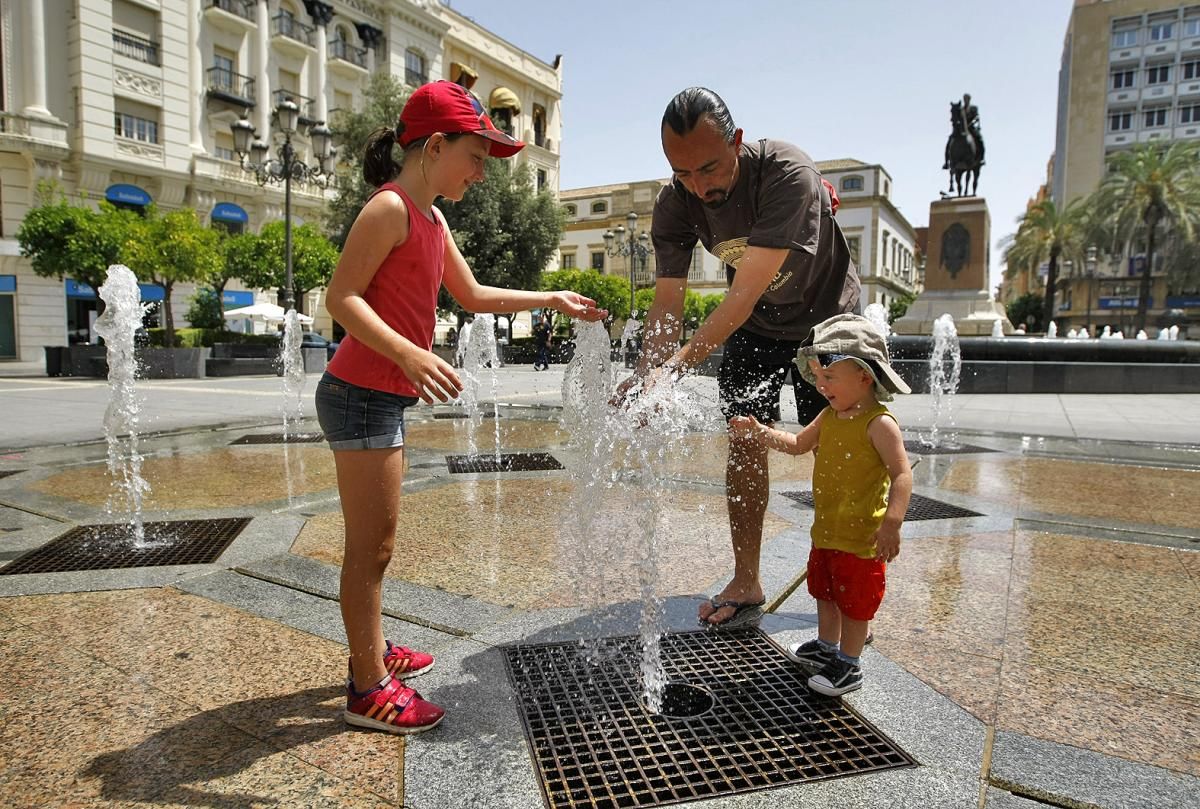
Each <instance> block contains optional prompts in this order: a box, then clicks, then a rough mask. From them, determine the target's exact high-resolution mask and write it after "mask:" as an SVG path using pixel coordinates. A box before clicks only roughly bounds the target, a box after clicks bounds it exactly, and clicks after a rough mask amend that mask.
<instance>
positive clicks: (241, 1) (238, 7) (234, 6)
mask: <svg viewBox="0 0 1200 809" xmlns="http://www.w3.org/2000/svg"><path fill="white" fill-rule="evenodd" d="M209 5H211V6H212V7H213V8H219V9H221V11H228V12H229V13H230V14H235V15H237V16H238V17H241V18H242V19H244V20H249V21H250V22H254V18H255V15H254V4H253V3H250V2H247V0H210V2H209Z"/></svg>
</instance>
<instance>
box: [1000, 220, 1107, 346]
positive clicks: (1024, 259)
mask: <svg viewBox="0 0 1200 809" xmlns="http://www.w3.org/2000/svg"><path fill="white" fill-rule="evenodd" d="M1090 213H1091V208H1090V207H1089V204H1088V202H1087V200H1085V199H1076V200H1073V201H1072V202H1071V203H1070V204H1068V205H1067V207H1065V208H1059V207H1058V205H1056V204H1055V202H1054V200H1053V199H1050V198H1046V199H1043V200H1041V201H1040V202H1037V203H1035V204H1034V205H1032V206H1030V208H1029V210H1027V211H1026V212H1025V213H1024V214H1023V215H1022V216H1021V217H1019V218H1018V219H1017V232H1016V233H1015V234H1013V235H1011V236H1008V237H1007V238H1006V239H1005V247H1004V261H1005V263H1006V264H1008V265H1009V267H1019V268H1022V269H1025V270H1028V271H1030V272H1036V270H1037V268H1038V267H1040V266H1041V264H1042V262H1043V261H1049V270H1048V272H1047V274H1046V294H1045V300H1044V302H1043V304H1042V318H1041V321H1042V323H1043V324H1044V325H1045V326H1047V327H1049V325H1050V321H1051V320H1052V319H1053V318H1054V293H1055V291H1056V290H1057V288H1058V267H1059V261H1060V260H1061V261H1071V262H1073V263H1074V264H1075V266H1077V267H1078V266H1082V265H1083V259H1084V253H1085V250H1084V244H1085V242H1086V241H1087V235H1088V228H1089V227H1090V221H1089V217H1090ZM1014 322H1015V321H1014Z"/></svg>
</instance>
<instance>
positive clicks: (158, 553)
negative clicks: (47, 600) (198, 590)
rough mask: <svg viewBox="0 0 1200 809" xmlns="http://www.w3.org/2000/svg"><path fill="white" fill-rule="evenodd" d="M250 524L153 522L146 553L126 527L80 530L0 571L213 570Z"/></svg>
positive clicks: (234, 521) (4, 573)
mask: <svg viewBox="0 0 1200 809" xmlns="http://www.w3.org/2000/svg"><path fill="white" fill-rule="evenodd" d="M249 524H250V518H249V517H229V518H225V519H219V520H172V521H169V522H148V523H146V524H145V535H146V539H145V542H144V544H143V546H142V547H135V546H134V542H133V532H132V531H131V530H130V528H129V525H128V524H127V523H113V524H105V525H77V526H76V527H74V528H72V529H71V530H70V531H68V532H67V533H65V534H63V535H62V536H60V537H59V538H58V539H56V540H54V541H53V542H50V543H48V544H46V545H43V546H42V547H40V548H38V549H37V550H35V551H30V552H29V553H27V554H25V555H24V556H22V557H21V558H19V559H17V560H16V561H15V562H13V563H12V564H11V565H8V566H7V567H5V568H4V569H3V570H0V576H8V575H12V574H15V573H62V572H65V571H68V570H117V569H120V568H129V567H162V566H164V565H203V564H208V563H209V562H214V561H216V560H217V557H219V556H220V555H221V554H222V553H224V551H225V549H226V548H228V547H229V543H231V542H233V540H234V539H235V538H236V537H237V535H238V534H240V533H241V532H242V529H243V528H245V527H246V526H247V525H249Z"/></svg>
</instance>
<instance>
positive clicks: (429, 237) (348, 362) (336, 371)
mask: <svg viewBox="0 0 1200 809" xmlns="http://www.w3.org/2000/svg"><path fill="white" fill-rule="evenodd" d="M384 191H391V192H393V193H396V194H399V195H400V198H401V199H402V200H404V205H405V207H406V208H407V209H408V238H407V239H405V240H404V243H403V244H399V245H396V246H395V247H393V248H392V251H391V252H390V253H388V254H387V258H385V259H384V260H383V263H382V264H380V265H379V269H378V270H376V271H375V277H374V278H372V279H371V283H370V284H368V285H367V290H366V292H364V293H363V299H364V300H366V302H367V303H368V304H369V305H370V307H371V308H372V309H374V310H375V312H376V313H377V314H378V315H379V316H380V317H381V318H383V322H384V323H387V324H388V325H389V326H391V327H392V329H394V330H395V331H396V332H397V333H398V334H400V335H401V336H403V337H405V338H406V339H408V340H409V341H410V342H412V343H413V344H414V345H416V346H418V347H420V348H424V349H426V350H428V349H430V348H432V347H433V327H434V323H435V320H436V318H437V296H438V290H439V289H440V288H441V286H442V272H443V270H444V267H445V255H446V236H445V233H444V232H443V228H442V221H441V219H438V218H435V219H434V220H433V221H430V220H429V219H427V218H426V217H425V215H424V214H422V213H421V211H420V210H419V209H418V208H417V206H416V205H415V204H414V203H413V201H412V199H411V198H409V196H408V194H406V193H404V189H402V188H401V187H400V186H398V185H396V184H395V183H385V184H383V185H381V186H380V187H379V188H378V189H376V191H375V194H379V193H382V192H384ZM375 194H372V195H371V197H372V198H374V196H375ZM435 217H436V214H435ZM328 370H329V373H331V374H333V375H334V376H336V377H337V378H339V379H342V380H344V381H346V382H349V383H350V384H352V385H358V386H359V387H363V388H371V389H373V390H381V391H386V392H387V393H395V394H399V395H401V396H420V395H421V394H420V391H418V390H417V386H416V385H414V384H413V383H412V381H411V380H409V378H408V377H406V376H405V375H404V372H403V371H401V370H400V366H399V365H396V363H394V362H392V361H391V360H390V359H388V358H387V357H385V356H383V355H382V354H380V353H378V352H376V351H375V350H374V349H372V348H369V347H367V346H366V345H364V344H363V343H361V342H359V341H358V340H356V339H355V338H354V335H346V338H345V339H344V340H342V342H341V344H340V345H339V346H338V350H337V352H336V353H335V354H334V355H333V359H332V360H331V361H330V363H329V366H328Z"/></svg>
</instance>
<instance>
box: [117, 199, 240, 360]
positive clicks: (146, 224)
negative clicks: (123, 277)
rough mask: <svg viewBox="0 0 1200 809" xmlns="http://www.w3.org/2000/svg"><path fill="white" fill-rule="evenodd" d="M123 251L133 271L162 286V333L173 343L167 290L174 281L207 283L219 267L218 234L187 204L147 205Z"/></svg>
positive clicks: (170, 344) (173, 321)
mask: <svg viewBox="0 0 1200 809" xmlns="http://www.w3.org/2000/svg"><path fill="white" fill-rule="evenodd" d="M128 237H129V238H128V241H127V242H126V243H125V249H124V253H125V255H126V257H127V258H128V261H127V262H126V263H128V264H129V267H130V269H132V270H133V272H134V274H135V275H137V276H138V278H141V279H143V280H146V281H149V282H151V283H154V284H158V285H159V286H161V287H162V288H163V301H162V304H161V307H162V308H161V311H162V324H163V332H164V334H163V337H164V340H165V343H166V345H168V346H173V345H175V317H174V314H173V313H172V311H171V293H172V291H173V289H174V287H175V284H178V283H189V282H190V283H197V284H203V283H207V282H208V280H209V278H210V277H211V276H212V275H214V274H215V273H217V272H219V271H220V269H221V251H220V240H221V237H220V235H219V234H218V233H217V232H216V231H215V230H213V229H212V228H209V227H205V226H204V225H203V224H201V222H200V219H199V218H198V217H197V216H196V212H195V211H194V210H192V209H191V208H181V209H180V210H178V211H171V212H170V213H167V214H162V213H159V211H158V210H157V209H156V208H155V207H154V206H153V205H151V206H150V207H149V208H148V209H147V210H146V217H145V218H144V219H142V220H140V221H139V223H138V226H137V227H136V228H133V229H132V230H131V231H130V232H129V234H128Z"/></svg>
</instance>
